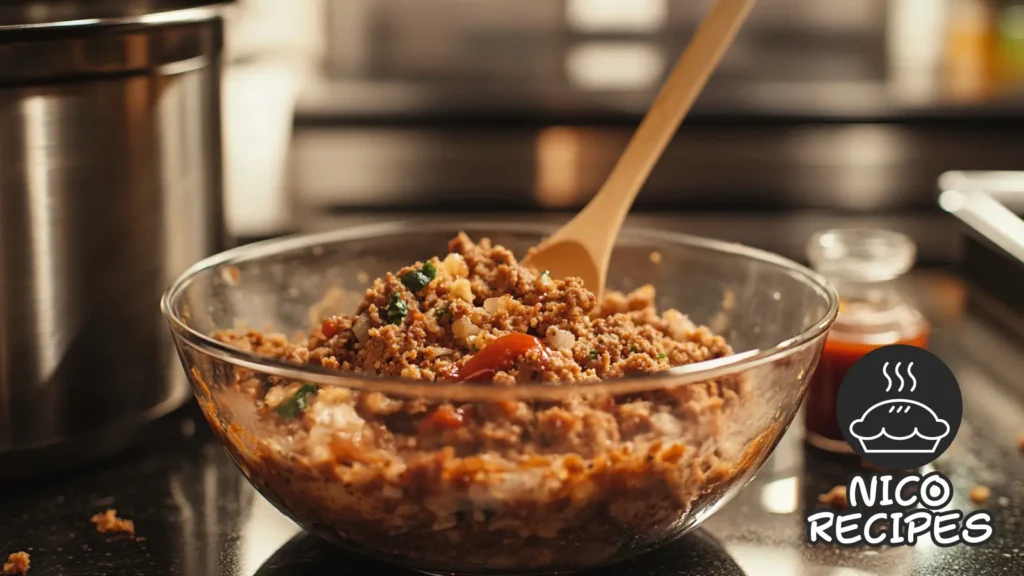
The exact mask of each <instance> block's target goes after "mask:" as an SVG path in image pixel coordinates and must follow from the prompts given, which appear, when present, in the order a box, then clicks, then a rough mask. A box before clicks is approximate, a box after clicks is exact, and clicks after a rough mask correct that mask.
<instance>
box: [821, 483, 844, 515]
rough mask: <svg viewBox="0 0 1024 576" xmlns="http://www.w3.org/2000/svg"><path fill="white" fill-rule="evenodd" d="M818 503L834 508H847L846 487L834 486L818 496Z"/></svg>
mask: <svg viewBox="0 0 1024 576" xmlns="http://www.w3.org/2000/svg"><path fill="white" fill-rule="evenodd" d="M818 502H821V503H822V504H825V505H827V506H831V507H832V508H839V509H842V508H846V506H847V500H846V486H843V485H839V486H833V487H832V489H831V490H829V491H828V492H826V493H825V494H822V495H820V496H818Z"/></svg>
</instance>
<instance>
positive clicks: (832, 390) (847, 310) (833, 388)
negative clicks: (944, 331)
mask: <svg viewBox="0 0 1024 576" xmlns="http://www.w3.org/2000/svg"><path fill="white" fill-rule="evenodd" d="M807 256H808V258H809V259H810V262H811V265H812V266H813V267H814V269H815V270H817V271H818V272H819V273H821V274H822V275H823V276H825V277H826V278H828V279H829V281H830V282H832V284H833V285H834V286H835V287H836V290H837V291H838V292H839V300H840V303H839V317H838V318H837V319H836V322H835V324H833V326H832V330H831V331H830V332H829V335H828V340H826V342H825V348H824V350H823V351H822V353H821V360H819V362H818V367H817V369H816V370H815V372H814V375H813V376H812V378H811V383H810V387H809V389H808V391H807V401H806V404H805V406H804V419H805V422H804V423H805V428H806V438H807V441H808V442H809V443H810V444H812V445H813V446H816V447H818V448H821V449H824V450H828V451H832V452H852V450H851V449H850V446H849V445H848V444H847V443H846V440H845V439H844V438H843V433H842V432H841V431H840V428H839V422H838V420H837V418H836V399H837V398H838V397H839V385H840V384H841V383H842V381H843V377H845V376H846V373H847V371H849V369H850V367H852V366H853V364H854V363H855V362H857V360H859V359H860V358H861V356H864V355H865V354H867V353H868V352H871V351H872V350H875V349H876V348H881V347H883V346H888V345H891V344H910V345H912V346H918V347H921V348H925V347H927V345H928V333H929V326H928V322H927V321H926V320H925V318H924V316H923V315H922V314H921V312H920V311H918V310H917V308H915V307H914V305H913V304H912V303H911V302H910V301H909V300H907V299H906V298H905V297H904V296H903V295H902V294H901V293H900V291H899V290H898V289H897V287H896V281H897V280H898V279H899V278H900V277H901V276H903V275H904V274H906V273H907V272H908V271H909V270H910V269H911V268H912V267H913V266H914V259H915V256H916V246H915V245H914V242H913V241H912V240H911V239H910V238H908V237H907V236H905V235H903V234H900V233H898V232H890V231H887V230H874V229H866V228H860V229H835V230H825V231H822V232H819V233H817V234H815V235H814V236H813V237H812V238H811V240H810V242H809V243H808V246H807Z"/></svg>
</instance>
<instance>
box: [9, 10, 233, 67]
mask: <svg viewBox="0 0 1024 576" xmlns="http://www.w3.org/2000/svg"><path fill="white" fill-rule="evenodd" d="M232 1H233V0H221V1H210V0H23V1H19V2H2V3H0V85H8V86H9V85H12V84H13V85H18V84H25V83H31V84H38V83H40V82H43V83H45V82H49V81H67V80H74V79H89V78H92V77H97V76H118V75H126V74H140V73H156V74H174V73H180V72H184V71H187V70H191V69H196V68H200V67H202V66H205V65H207V64H208V63H209V62H208V61H209V58H210V57H211V56H212V55H214V54H217V53H219V52H220V49H221V47H222V45H223V38H222V33H221V30H220V27H219V26H212V27H211V26H202V25H200V26H197V24H203V23H209V22H211V21H215V20H217V19H218V18H219V17H220V16H221V13H222V9H223V7H224V6H225V5H227V4H230V3H232Z"/></svg>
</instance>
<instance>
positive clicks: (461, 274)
mask: <svg viewBox="0 0 1024 576" xmlns="http://www.w3.org/2000/svg"><path fill="white" fill-rule="evenodd" d="M441 269H442V270H444V271H445V273H446V274H448V275H449V276H451V277H452V278H465V277H467V276H469V266H467V265H466V261H465V260H464V259H463V258H462V255H461V254H449V255H448V256H446V257H445V259H444V260H443V261H442V262H441Z"/></svg>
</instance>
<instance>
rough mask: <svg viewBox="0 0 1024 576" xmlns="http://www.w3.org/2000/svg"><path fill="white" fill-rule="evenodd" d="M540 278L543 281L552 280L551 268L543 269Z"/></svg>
mask: <svg viewBox="0 0 1024 576" xmlns="http://www.w3.org/2000/svg"><path fill="white" fill-rule="evenodd" d="M540 279H541V281H542V282H547V281H549V280H551V272H550V271H549V270H541V271H540Z"/></svg>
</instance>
